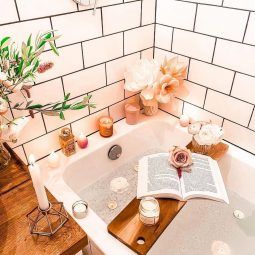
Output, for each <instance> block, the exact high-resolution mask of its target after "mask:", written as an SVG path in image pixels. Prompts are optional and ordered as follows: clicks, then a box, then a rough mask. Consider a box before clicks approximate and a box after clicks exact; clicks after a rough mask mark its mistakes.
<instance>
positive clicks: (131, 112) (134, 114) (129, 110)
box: [125, 103, 140, 125]
mask: <svg viewBox="0 0 255 255" xmlns="http://www.w3.org/2000/svg"><path fill="white" fill-rule="evenodd" d="M139 114H140V106H139V104H136V103H133V104H126V105H125V115H126V122H127V124H129V125H135V124H137V122H138V120H139Z"/></svg>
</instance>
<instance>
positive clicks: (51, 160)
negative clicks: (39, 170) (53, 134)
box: [48, 151, 59, 168]
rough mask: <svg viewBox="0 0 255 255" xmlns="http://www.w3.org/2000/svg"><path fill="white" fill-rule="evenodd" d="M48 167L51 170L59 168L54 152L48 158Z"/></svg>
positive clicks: (57, 158)
mask: <svg viewBox="0 0 255 255" xmlns="http://www.w3.org/2000/svg"><path fill="white" fill-rule="evenodd" d="M48 163H49V166H50V167H52V168H55V167H58V166H59V156H58V154H57V153H56V152H55V151H52V152H51V154H50V155H49V157H48Z"/></svg>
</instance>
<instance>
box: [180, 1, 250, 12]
mask: <svg viewBox="0 0 255 255" xmlns="http://www.w3.org/2000/svg"><path fill="white" fill-rule="evenodd" d="M175 1H178V2H183V3H193V4H197V3H198V2H194V1H192V0H191V1H190V0H187V1H186V0H175ZM240 1H242V0H240ZM223 2H224V0H223V1H222V4H221V5H218V4H209V3H199V4H200V5H206V6H212V7H220V8H224V9H232V10H239V11H249V10H248V9H242V8H237V7H229V6H225V5H223Z"/></svg>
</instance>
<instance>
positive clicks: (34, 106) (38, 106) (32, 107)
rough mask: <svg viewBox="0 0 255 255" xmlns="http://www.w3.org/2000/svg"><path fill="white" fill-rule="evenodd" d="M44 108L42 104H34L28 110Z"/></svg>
mask: <svg viewBox="0 0 255 255" xmlns="http://www.w3.org/2000/svg"><path fill="white" fill-rule="evenodd" d="M42 107H43V106H42V105H41V104H34V105H30V106H29V107H28V109H37V108H39V109H40V108H42Z"/></svg>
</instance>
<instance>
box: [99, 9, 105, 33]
mask: <svg viewBox="0 0 255 255" xmlns="http://www.w3.org/2000/svg"><path fill="white" fill-rule="evenodd" d="M100 14H101V27H102V35H103V36H104V19H103V8H100Z"/></svg>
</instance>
